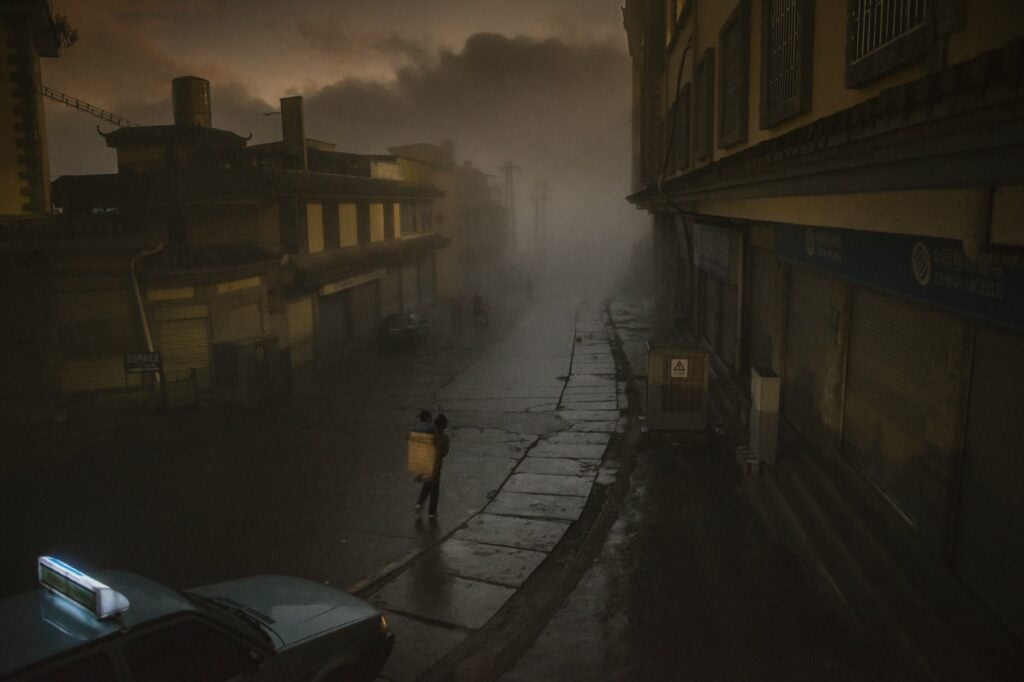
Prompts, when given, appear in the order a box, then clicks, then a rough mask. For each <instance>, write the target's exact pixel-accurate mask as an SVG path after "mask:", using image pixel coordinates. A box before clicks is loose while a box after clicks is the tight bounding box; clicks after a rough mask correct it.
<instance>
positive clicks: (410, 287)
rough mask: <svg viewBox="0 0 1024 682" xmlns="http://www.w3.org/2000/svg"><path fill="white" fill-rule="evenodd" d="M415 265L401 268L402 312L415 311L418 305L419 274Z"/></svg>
mask: <svg viewBox="0 0 1024 682" xmlns="http://www.w3.org/2000/svg"><path fill="white" fill-rule="evenodd" d="M418 270H419V269H418V268H417V267H416V265H415V264H412V265H403V266H402V310H406V311H408V310H415V309H416V307H417V306H418V305H419V301H420V299H419V292H418V286H417V285H418V280H419V273H418Z"/></svg>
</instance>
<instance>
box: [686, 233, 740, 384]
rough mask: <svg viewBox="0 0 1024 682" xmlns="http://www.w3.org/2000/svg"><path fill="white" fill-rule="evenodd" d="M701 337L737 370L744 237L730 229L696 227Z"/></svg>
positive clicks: (695, 251)
mask: <svg viewBox="0 0 1024 682" xmlns="http://www.w3.org/2000/svg"><path fill="white" fill-rule="evenodd" d="M696 234H697V237H696V239H695V244H694V258H695V260H696V264H697V267H698V269H699V273H698V277H699V291H700V297H701V335H702V336H703V337H704V339H705V340H706V341H707V342H708V344H709V345H710V346H711V348H713V349H714V350H715V353H716V355H718V357H719V359H721V360H722V362H723V363H725V365H726V366H727V367H730V368H734V369H735V368H737V366H738V358H737V349H738V346H739V314H740V309H739V305H740V296H739V291H740V288H739V285H740V278H741V272H742V267H743V264H742V261H743V258H742V243H743V240H742V237H741V234H740V231H739V230H737V229H734V228H729V227H719V226H715V225H703V224H697V226H696Z"/></svg>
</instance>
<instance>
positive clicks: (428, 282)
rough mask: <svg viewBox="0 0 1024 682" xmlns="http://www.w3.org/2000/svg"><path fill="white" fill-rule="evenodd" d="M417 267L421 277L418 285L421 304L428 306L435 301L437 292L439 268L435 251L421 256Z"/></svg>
mask: <svg viewBox="0 0 1024 682" xmlns="http://www.w3.org/2000/svg"><path fill="white" fill-rule="evenodd" d="M417 269H418V271H419V278H418V280H417V283H416V285H417V288H418V290H419V298H420V300H419V304H420V305H421V306H428V305H430V304H431V303H433V302H434V295H435V294H436V293H437V268H436V267H435V262H434V252H433V251H431V252H430V253H428V254H427V255H425V256H422V257H421V258H420V261H419V266H418V268H417Z"/></svg>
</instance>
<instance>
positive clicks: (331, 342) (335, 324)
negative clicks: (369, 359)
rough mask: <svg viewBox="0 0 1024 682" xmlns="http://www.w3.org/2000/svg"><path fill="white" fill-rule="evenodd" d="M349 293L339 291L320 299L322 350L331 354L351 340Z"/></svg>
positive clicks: (319, 318)
mask: <svg viewBox="0 0 1024 682" xmlns="http://www.w3.org/2000/svg"><path fill="white" fill-rule="evenodd" d="M349 328H350V324H349V318H348V293H347V292H345V291H339V292H338V293H334V294H331V295H330V296H321V297H320V307H319V316H318V319H317V333H318V336H319V341H320V344H319V345H320V348H321V349H322V350H323V352H325V353H326V352H330V351H332V350H335V349H337V348H340V347H341V346H343V345H345V344H346V343H347V342H348V339H349Z"/></svg>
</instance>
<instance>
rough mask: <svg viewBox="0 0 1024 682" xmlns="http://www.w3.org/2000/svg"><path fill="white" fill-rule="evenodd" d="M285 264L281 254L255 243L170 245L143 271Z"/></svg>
mask: <svg viewBox="0 0 1024 682" xmlns="http://www.w3.org/2000/svg"><path fill="white" fill-rule="evenodd" d="M280 262H281V255H280V254H277V253H272V252H270V251H267V250H265V249H261V248H260V247H258V246H254V245H252V244H227V245H223V246H208V247H190V246H167V247H166V248H164V249H162V250H161V251H159V252H157V253H155V254H153V255H152V256H147V257H146V258H145V259H144V261H143V263H142V265H141V267H140V270H146V271H150V270H159V271H165V272H166V271H196V270H220V269H224V268H237V267H242V266H247V265H270V264H276V263H280Z"/></svg>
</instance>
